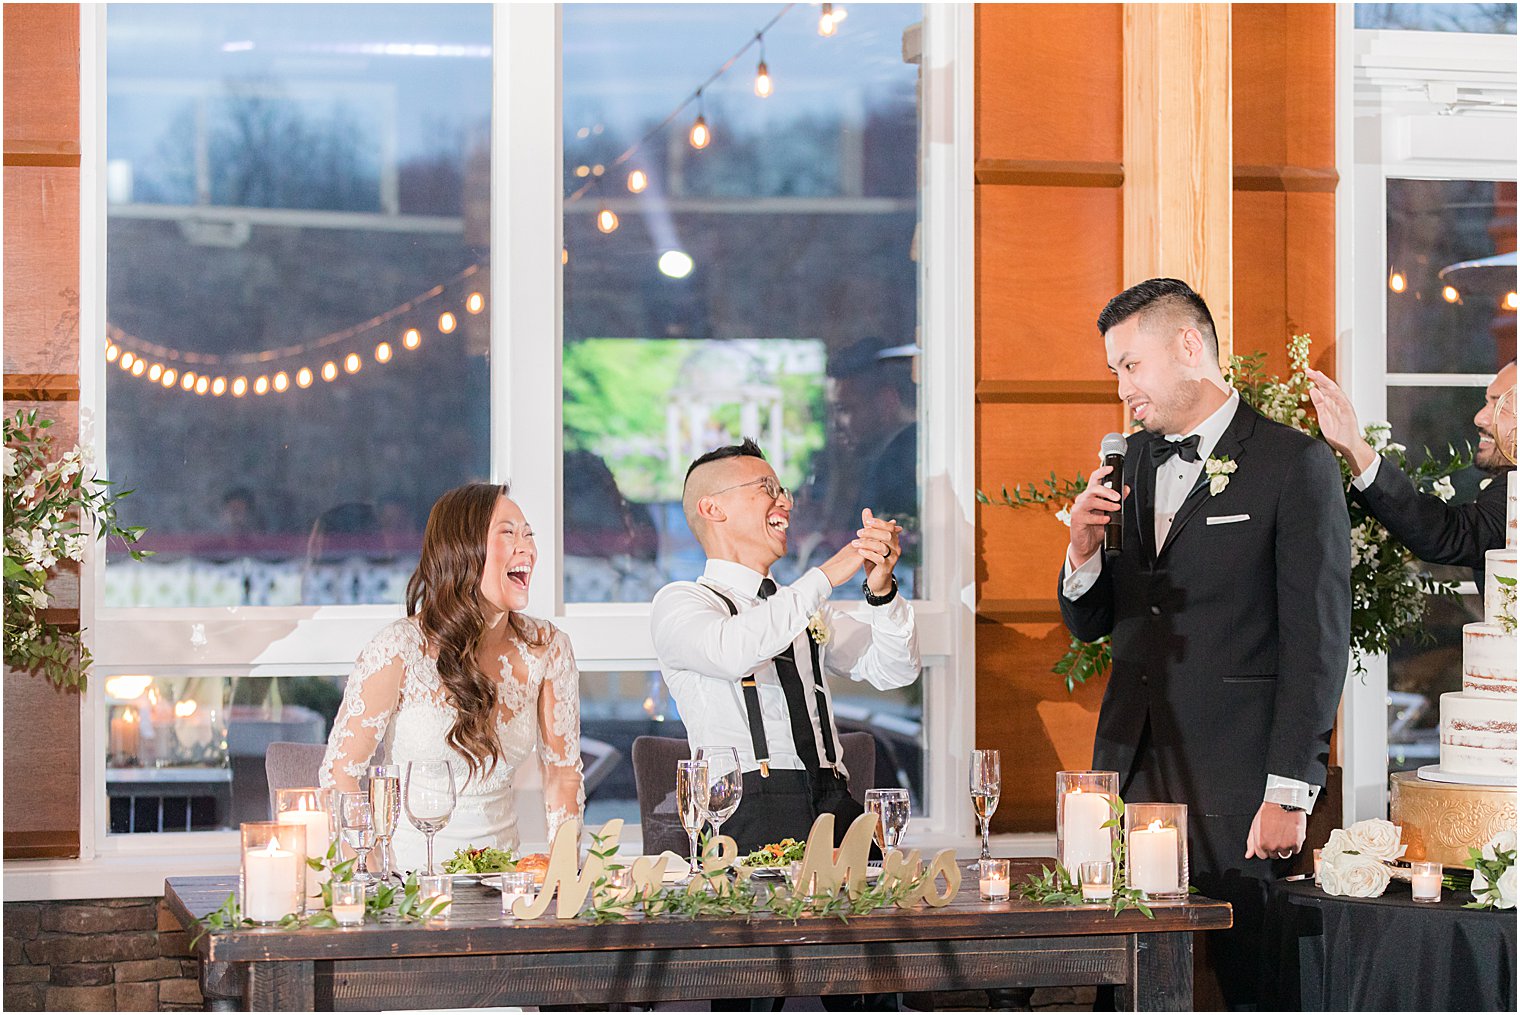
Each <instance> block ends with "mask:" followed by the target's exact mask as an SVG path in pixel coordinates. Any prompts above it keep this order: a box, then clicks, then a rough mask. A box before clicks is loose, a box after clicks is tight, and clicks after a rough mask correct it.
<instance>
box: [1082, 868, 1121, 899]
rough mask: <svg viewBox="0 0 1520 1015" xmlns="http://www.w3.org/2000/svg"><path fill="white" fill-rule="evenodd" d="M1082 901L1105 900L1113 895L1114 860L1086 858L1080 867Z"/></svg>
mask: <svg viewBox="0 0 1520 1015" xmlns="http://www.w3.org/2000/svg"><path fill="white" fill-rule="evenodd" d="M1080 873H1081V876H1082V901H1083V902H1106V901H1108V900H1109V899H1112V898H1113V897H1114V862H1113V861H1112V860H1088V861H1086V862H1085V863H1083V864H1082V866H1081V868H1080Z"/></svg>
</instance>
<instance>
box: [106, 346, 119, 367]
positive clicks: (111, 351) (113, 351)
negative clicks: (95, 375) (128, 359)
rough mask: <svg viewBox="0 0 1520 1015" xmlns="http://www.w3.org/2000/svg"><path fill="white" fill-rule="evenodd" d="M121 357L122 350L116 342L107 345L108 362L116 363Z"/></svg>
mask: <svg viewBox="0 0 1520 1015" xmlns="http://www.w3.org/2000/svg"><path fill="white" fill-rule="evenodd" d="M120 355H121V349H120V348H119V347H118V346H117V345H116V343H114V342H107V343H106V362H107V363H115V362H116V357H117V356H120Z"/></svg>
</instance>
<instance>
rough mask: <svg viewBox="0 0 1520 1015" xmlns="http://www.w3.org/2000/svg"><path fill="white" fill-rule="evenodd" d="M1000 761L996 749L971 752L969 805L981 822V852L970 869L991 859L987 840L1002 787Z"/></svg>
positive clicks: (979, 868)
mask: <svg viewBox="0 0 1520 1015" xmlns="http://www.w3.org/2000/svg"><path fill="white" fill-rule="evenodd" d="M1002 785H1003V775H1002V762H1001V760H1000V759H999V757H998V752H997V751H972V752H971V806H972V808H973V809H974V810H975V811H976V819H977V820H978V821H980V822H981V824H982V854H981V857H980V858H979V859H978V860H977V862H976V863H974V864H972V865H971V870H981V869H982V864H983V863H984V862H985V861H987V860H991V859H992V847H991V846H990V845H989V844H988V842H987V835H988V831H989V830H990V828H991V824H992V815H993V813H994V812H996V811H997V805H998V792H999V790H1001V789H1002Z"/></svg>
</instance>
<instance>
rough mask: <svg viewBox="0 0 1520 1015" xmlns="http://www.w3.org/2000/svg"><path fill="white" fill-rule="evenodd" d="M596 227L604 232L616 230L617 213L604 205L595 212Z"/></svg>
mask: <svg viewBox="0 0 1520 1015" xmlns="http://www.w3.org/2000/svg"><path fill="white" fill-rule="evenodd" d="M596 227H597V229H599V230H601V231H602V232H604V233H611V232H616V231H617V227H618V217H617V213H616V212H614V211H613V210H612V209H611V208H608V207H607V206H606V205H603V206H602V210H601V211H599V212H597V213H596Z"/></svg>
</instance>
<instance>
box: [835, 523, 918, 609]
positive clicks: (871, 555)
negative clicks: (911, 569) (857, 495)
mask: <svg viewBox="0 0 1520 1015" xmlns="http://www.w3.org/2000/svg"><path fill="white" fill-rule="evenodd" d="M902 531H903V527H902V526H901V525H898V524H897V522H895V521H893V520H891V519H887V518H877V517H876V516H875V515H874V514H872V513H871V509H870V508H864V509H863V510H862V511H861V512H860V528H859V529H857V530H856V532H855V538H854V539H853V540H851V541H850V542H849V543H847V544H845V545H844V546H843V547H842V548H840V550H839V552H838V553H836V554H834V556H832V557H830V558H829V559H828V560H826V561H824V562H823V563H822V564H820V565H819V569H820V570H822V571H823V573H824V575H825V576H826V577H827V578H828V579H829V583H830V584H832V585H833V586H834V587H835V588H838V587H839V586H840V585H843V584H844V583H845V582H847V581H849V580H850V578H851V577H852V576H853V575H854V574H855V572H856V571H858V570H860V567H861V565H865V569H866V587H867V588H869V589H870V590H871V594H872V595H873V596H884V595H886V594H887V593H888V592H890V591H891V589H892V567H893V565H895V564H896V563H897V561H898V558H900V557H901V556H902V546H901V544H900V541H899V535H900V534H901V533H902Z"/></svg>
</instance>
